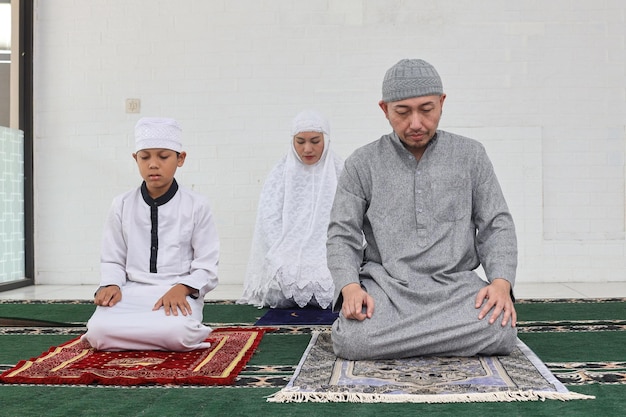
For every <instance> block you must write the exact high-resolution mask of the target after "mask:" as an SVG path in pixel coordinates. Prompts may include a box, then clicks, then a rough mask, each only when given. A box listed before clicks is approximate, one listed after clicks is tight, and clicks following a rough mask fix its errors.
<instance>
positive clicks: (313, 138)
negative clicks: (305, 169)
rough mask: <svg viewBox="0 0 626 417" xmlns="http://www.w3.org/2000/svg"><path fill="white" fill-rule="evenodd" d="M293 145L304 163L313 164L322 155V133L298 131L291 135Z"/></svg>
mask: <svg viewBox="0 0 626 417" xmlns="http://www.w3.org/2000/svg"><path fill="white" fill-rule="evenodd" d="M293 147H294V148H295V149H296V152H297V153H298V156H300V159H301V160H302V162H303V163H305V164H306V165H313V164H314V163H316V162H317V161H319V160H320V158H321V157H322V152H323V151H324V134H323V133H321V132H300V133H296V135H295V136H294V137H293Z"/></svg>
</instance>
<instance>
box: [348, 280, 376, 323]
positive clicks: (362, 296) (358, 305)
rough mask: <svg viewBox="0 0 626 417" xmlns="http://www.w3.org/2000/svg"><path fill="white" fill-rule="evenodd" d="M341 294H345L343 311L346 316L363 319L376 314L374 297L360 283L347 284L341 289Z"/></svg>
mask: <svg viewBox="0 0 626 417" xmlns="http://www.w3.org/2000/svg"><path fill="white" fill-rule="evenodd" d="M341 295H342V296H343V304H342V306H341V313H342V314H343V316H344V317H345V318H347V319H350V320H359V321H363V320H365V319H366V318H368V319H369V318H371V317H372V315H373V314H374V299H373V298H372V296H371V295H369V294H368V293H367V291H365V290H364V289H363V288H361V286H360V285H359V284H357V283H352V284H348V285H346V286H345V287H343V288H342V289H341ZM363 310H365V311H363Z"/></svg>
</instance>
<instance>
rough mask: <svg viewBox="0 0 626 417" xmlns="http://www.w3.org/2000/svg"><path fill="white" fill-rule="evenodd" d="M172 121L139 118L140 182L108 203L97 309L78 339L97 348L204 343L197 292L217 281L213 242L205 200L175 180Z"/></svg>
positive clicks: (176, 138) (178, 150)
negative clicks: (81, 338)
mask: <svg viewBox="0 0 626 417" xmlns="http://www.w3.org/2000/svg"><path fill="white" fill-rule="evenodd" d="M181 134H182V131H181V128H180V126H179V125H178V123H177V122H176V121H175V120H173V119H167V118H142V119H140V120H139V121H138V122H137V125H136V126H135V153H133V158H134V159H135V161H136V162H137V165H138V167H139V173H140V174H141V176H142V178H143V180H144V181H143V183H142V184H141V186H140V187H139V188H137V189H134V190H131V191H128V192H126V193H124V194H122V195H120V196H118V197H116V198H115V199H114V201H113V205H112V207H111V210H110V212H109V216H108V218H107V221H106V223H105V228H104V236H103V241H102V257H101V279H100V287H99V288H98V290H97V292H96V294H95V299H94V302H95V304H96V305H98V307H97V308H96V311H95V312H94V314H93V316H92V317H91V318H90V319H89V322H88V323H87V333H86V334H85V335H84V336H83V339H84V340H86V341H88V342H89V344H90V345H91V346H92V347H93V348H95V349H98V350H110V351H113V350H169V351H189V350H193V349H202V348H207V347H209V343H206V342H204V341H205V339H206V338H207V336H208V335H209V333H210V332H211V331H212V329H211V328H210V327H207V326H204V325H203V324H202V308H203V306H204V295H205V294H206V293H207V292H209V291H210V290H212V289H213V288H215V287H216V286H217V265H218V255H219V241H218V236H217V230H216V227H215V224H214V222H213V215H212V213H211V209H210V207H209V205H208V202H207V200H206V199H205V198H204V197H201V196H199V195H197V194H195V193H193V192H191V191H189V190H186V189H184V188H181V187H179V186H178V183H177V182H176V180H175V179H174V174H175V173H176V169H177V168H178V167H182V166H183V164H184V162H185V157H186V156H187V155H186V153H185V152H183V151H182V144H181Z"/></svg>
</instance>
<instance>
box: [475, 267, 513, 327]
mask: <svg viewBox="0 0 626 417" xmlns="http://www.w3.org/2000/svg"><path fill="white" fill-rule="evenodd" d="M483 304H484V305H483ZM481 306H482V309H481V310H480V313H479V314H478V319H479V320H482V319H484V318H485V317H486V316H487V314H488V313H489V311H490V310H492V309H493V313H492V314H491V316H490V317H489V324H493V323H495V321H496V319H497V318H498V316H499V315H500V313H502V312H503V311H504V315H503V317H502V323H501V324H502V327H504V326H506V325H507V323H508V322H509V320H511V327H515V325H516V324H517V313H516V312H515V306H514V305H513V300H512V299H511V283H509V281H507V280H505V279H503V278H496V279H494V280H493V281H492V282H491V284H489V285H487V286H486V287H484V288H483V289H481V290H480V291H478V295H476V305H475V307H476V308H480V307H481Z"/></svg>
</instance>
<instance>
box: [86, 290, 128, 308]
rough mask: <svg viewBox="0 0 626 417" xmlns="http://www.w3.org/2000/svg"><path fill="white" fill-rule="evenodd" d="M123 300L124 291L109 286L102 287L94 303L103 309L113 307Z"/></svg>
mask: <svg viewBox="0 0 626 417" xmlns="http://www.w3.org/2000/svg"><path fill="white" fill-rule="evenodd" d="M121 299H122V291H121V290H120V287H118V286H117V285H109V286H106V287H101V288H100V289H99V290H98V291H97V292H96V297H95V298H94V301H93V302H94V303H96V305H99V306H103V307H113V306H114V305H115V304H117V303H118V302H119V301H120V300H121Z"/></svg>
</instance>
